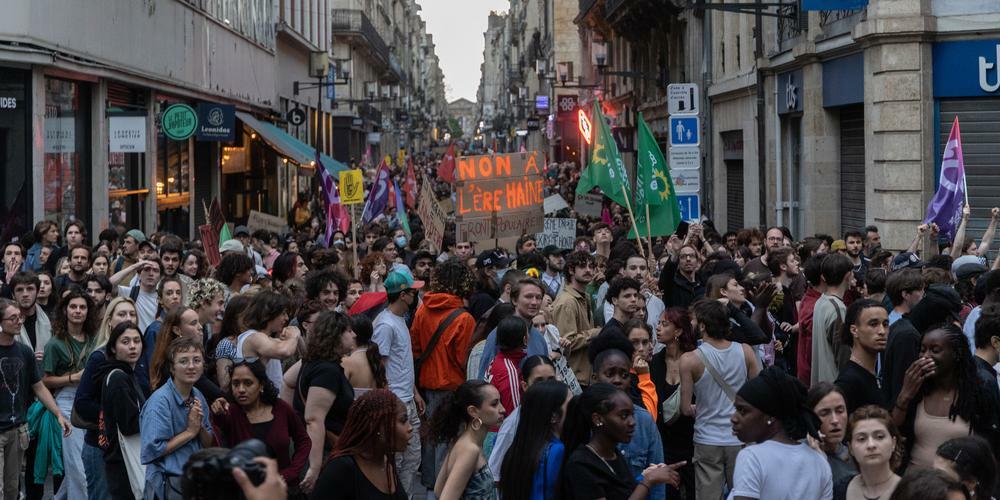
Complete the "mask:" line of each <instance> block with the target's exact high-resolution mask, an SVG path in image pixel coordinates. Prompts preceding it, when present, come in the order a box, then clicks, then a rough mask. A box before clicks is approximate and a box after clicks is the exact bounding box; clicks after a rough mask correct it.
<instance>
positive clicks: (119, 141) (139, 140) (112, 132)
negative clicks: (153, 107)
mask: <svg viewBox="0 0 1000 500" xmlns="http://www.w3.org/2000/svg"><path fill="white" fill-rule="evenodd" d="M108 151H110V152H112V153H144V152H145V151H146V117H145V116H112V117H111V118H109V119H108Z"/></svg>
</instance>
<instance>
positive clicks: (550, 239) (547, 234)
mask: <svg viewBox="0 0 1000 500" xmlns="http://www.w3.org/2000/svg"><path fill="white" fill-rule="evenodd" d="M575 240H576V219H571V218H561V217H546V218H545V230H544V231H543V232H541V233H538V234H536V235H535V245H536V246H537V247H538V248H545V247H547V246H549V245H555V246H557V247H559V248H573V242H574V241H575Z"/></svg>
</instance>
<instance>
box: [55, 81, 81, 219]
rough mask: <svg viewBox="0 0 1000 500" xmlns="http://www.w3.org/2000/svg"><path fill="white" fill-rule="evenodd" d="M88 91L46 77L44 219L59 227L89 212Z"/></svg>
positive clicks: (74, 84)
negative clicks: (55, 223) (54, 222)
mask: <svg viewBox="0 0 1000 500" xmlns="http://www.w3.org/2000/svg"><path fill="white" fill-rule="evenodd" d="M89 90H90V88H89V87H87V86H86V85H85V84H80V83H77V82H73V81H70V80H61V79H57V78H48V77H46V78H45V120H44V124H45V125H44V127H45V167H44V168H45V170H44V182H45V203H44V205H45V218H46V219H50V220H54V221H56V222H58V223H59V227H63V226H64V225H65V223H66V222H68V221H71V220H77V219H81V220H84V221H87V219H88V218H89V217H88V216H89V214H90V208H89V207H90V170H91V169H90V148H89V146H90V91H89Z"/></svg>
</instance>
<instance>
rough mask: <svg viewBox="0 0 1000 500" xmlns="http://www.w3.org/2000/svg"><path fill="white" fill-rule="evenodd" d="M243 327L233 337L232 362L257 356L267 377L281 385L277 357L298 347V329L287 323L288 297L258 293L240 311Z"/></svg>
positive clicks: (279, 361)
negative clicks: (234, 340)
mask: <svg viewBox="0 0 1000 500" xmlns="http://www.w3.org/2000/svg"><path fill="white" fill-rule="evenodd" d="M243 324H244V325H245V326H246V327H247V330H246V331H244V332H243V333H242V334H240V336H239V337H237V338H236V356H235V359H234V361H235V362H239V361H241V360H247V361H251V362H252V361H255V360H257V359H261V360H262V362H263V363H264V365H265V366H266V367H267V378H269V379H271V382H274V383H275V387H281V375H282V372H281V360H283V359H286V358H289V357H291V356H292V355H293V354H295V352H296V349H298V347H299V329H298V328H297V327H294V326H286V325H287V324H288V299H287V298H286V297H285V296H283V295H281V294H278V293H275V292H261V293H260V294H258V295H257V296H255V297H254V298H253V300H252V301H251V302H250V306H249V307H247V310H246V312H245V314H244V319H243Z"/></svg>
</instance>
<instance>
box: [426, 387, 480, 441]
mask: <svg viewBox="0 0 1000 500" xmlns="http://www.w3.org/2000/svg"><path fill="white" fill-rule="evenodd" d="M488 385H490V384H489V383H488V382H484V381H482V380H468V381H466V382H464V383H463V384H462V385H460V386H458V389H455V392H450V393H448V394H446V395H445V398H444V400H442V401H441V404H440V406H438V408H437V410H436V411H435V412H434V416H433V417H431V432H430V438H431V441H433V442H435V443H445V444H448V443H451V442H453V441H455V439H457V438H458V436H459V434H461V433H462V430H464V428H465V426H466V425H468V424H469V422H470V421H471V420H472V419H471V417H469V413H468V412H466V411H465V409H466V408H467V407H469V406H476V407H478V406H480V405H482V404H483V400H484V399H485V398H484V397H483V395H482V393H483V388H484V387H486V386H488Z"/></svg>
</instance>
